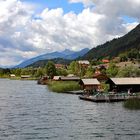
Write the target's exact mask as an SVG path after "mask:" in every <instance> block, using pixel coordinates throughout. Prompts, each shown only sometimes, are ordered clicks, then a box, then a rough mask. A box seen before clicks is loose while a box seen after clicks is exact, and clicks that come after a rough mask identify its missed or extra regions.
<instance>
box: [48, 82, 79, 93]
mask: <svg viewBox="0 0 140 140" xmlns="http://www.w3.org/2000/svg"><path fill="white" fill-rule="evenodd" d="M48 87H49V89H50V90H51V91H53V92H58V93H65V92H67V91H74V90H80V89H81V88H80V86H79V84H78V82H74V81H66V82H65V81H50V82H49V83H48Z"/></svg>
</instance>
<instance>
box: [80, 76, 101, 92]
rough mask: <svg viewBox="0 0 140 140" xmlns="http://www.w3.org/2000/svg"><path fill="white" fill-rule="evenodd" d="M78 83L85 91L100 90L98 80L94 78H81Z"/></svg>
mask: <svg viewBox="0 0 140 140" xmlns="http://www.w3.org/2000/svg"><path fill="white" fill-rule="evenodd" d="M79 84H80V85H81V87H82V89H84V90H86V91H89V92H90V91H93V90H100V82H99V81H98V80H97V79H96V78H92V79H81V80H80V82H79Z"/></svg>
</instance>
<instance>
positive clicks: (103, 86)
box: [38, 59, 140, 102]
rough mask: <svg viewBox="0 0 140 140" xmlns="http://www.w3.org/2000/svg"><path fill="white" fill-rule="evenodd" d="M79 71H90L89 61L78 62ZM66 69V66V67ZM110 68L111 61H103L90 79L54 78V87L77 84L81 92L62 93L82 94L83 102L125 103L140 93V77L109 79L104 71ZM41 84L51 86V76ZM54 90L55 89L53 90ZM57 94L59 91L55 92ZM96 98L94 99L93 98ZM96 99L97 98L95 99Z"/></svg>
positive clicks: (41, 81)
mask: <svg viewBox="0 0 140 140" xmlns="http://www.w3.org/2000/svg"><path fill="white" fill-rule="evenodd" d="M78 64H79V70H78V71H80V72H81V71H82V69H88V68H89V67H90V62H89V61H87V60H84V61H78ZM55 67H56V68H59V69H61V68H62V67H64V65H62V64H57V65H55ZM65 67H66V66H65ZM108 67H109V60H105V59H104V60H103V64H102V65H99V66H98V67H96V68H95V71H94V73H93V75H92V76H90V77H86V76H83V77H80V76H81V74H79V76H77V75H74V74H68V75H67V76H64V75H63V76H60V75H59V76H55V75H54V76H53V77H52V80H51V81H53V82H52V85H57V83H62V85H63V86H65V84H64V83H68V82H77V83H78V85H79V87H80V88H79V89H80V90H74V91H73V88H71V89H69V88H67V89H69V90H70V91H68V90H67V89H66V90H64V91H61V92H65V93H71V94H80V96H79V98H80V99H83V100H90V101H95V102H107V101H109V102H110V101H124V100H126V99H128V98H130V97H131V98H132V97H136V95H137V94H138V96H139V93H140V77H113V78H112V77H109V76H108V75H107V74H106V73H105V72H103V71H102V69H105V68H108ZM38 83H39V84H48V86H49V85H51V84H50V80H49V76H44V77H42V78H40V79H39V80H38ZM52 90H53V88H52ZM54 91H55V92H57V90H54ZM97 94H98V97H97V96H94V95H97ZM93 96H94V98H93ZM95 97H96V98H95Z"/></svg>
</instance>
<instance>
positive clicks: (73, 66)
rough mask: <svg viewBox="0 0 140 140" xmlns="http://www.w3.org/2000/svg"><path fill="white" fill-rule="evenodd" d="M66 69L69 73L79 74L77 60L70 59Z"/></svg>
mask: <svg viewBox="0 0 140 140" xmlns="http://www.w3.org/2000/svg"><path fill="white" fill-rule="evenodd" d="M68 69H69V73H72V74H74V75H79V73H80V67H79V64H78V62H77V61H72V62H71V63H70V65H69V68H68Z"/></svg>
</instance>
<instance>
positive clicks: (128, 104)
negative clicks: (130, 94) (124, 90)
mask: <svg viewBox="0 0 140 140" xmlns="http://www.w3.org/2000/svg"><path fill="white" fill-rule="evenodd" d="M124 107H125V108H128V109H140V99H139V98H132V99H128V100H127V101H125V102H124Z"/></svg>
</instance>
